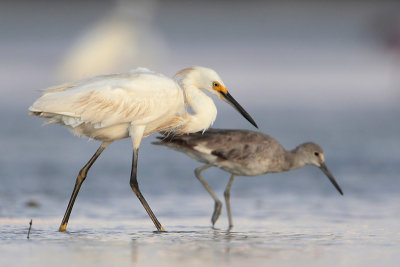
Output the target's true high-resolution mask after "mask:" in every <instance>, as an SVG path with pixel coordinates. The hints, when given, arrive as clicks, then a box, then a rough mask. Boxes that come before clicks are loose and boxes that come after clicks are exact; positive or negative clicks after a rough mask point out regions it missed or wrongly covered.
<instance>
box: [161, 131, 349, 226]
mask: <svg viewBox="0 0 400 267" xmlns="http://www.w3.org/2000/svg"><path fill="white" fill-rule="evenodd" d="M158 139H160V141H159V142H154V143H153V144H155V145H164V146H167V147H169V148H172V149H174V150H177V151H180V152H183V153H185V154H187V155H188V156H190V157H192V158H194V159H196V160H198V161H200V162H203V163H205V164H206V165H204V166H202V167H199V168H197V169H196V170H195V175H196V177H197V178H198V179H199V181H200V182H201V183H202V184H203V186H204V187H205V188H206V190H207V191H208V193H209V194H210V195H211V197H212V198H213V199H214V201H215V206H214V212H213V215H212V217H211V222H212V224H213V227H214V225H215V222H216V221H217V219H218V217H219V215H220V214H221V208H222V202H221V201H220V200H219V199H218V198H217V196H216V195H215V193H214V192H213V191H212V190H211V188H210V186H209V185H208V184H207V183H206V181H205V180H204V178H203V177H202V176H201V172H202V171H204V170H205V169H208V168H210V167H212V166H215V167H218V168H221V169H223V170H225V171H227V172H229V173H231V178H230V180H229V182H228V185H227V186H226V188H225V192H224V197H225V203H226V209H227V213H228V219H229V229H231V228H232V226H233V223H232V214H231V206H230V189H231V186H232V183H233V180H234V179H235V177H236V176H256V175H261V174H266V173H276V172H284V171H290V170H295V169H298V168H301V167H303V166H305V165H314V166H317V167H319V168H320V169H321V170H322V171H323V172H324V173H325V174H326V176H327V177H328V178H329V180H330V181H331V182H332V184H333V185H334V186H335V188H336V189H337V190H338V191H339V193H340V194H342V195H343V192H342V189H341V188H340V187H339V185H338V184H337V182H336V181H335V179H334V177H333V175H332V174H331V173H330V171H329V170H328V168H327V167H326V165H325V156H324V152H323V150H322V148H321V147H320V146H319V145H317V144H315V143H311V142H309V143H304V144H301V145H299V146H297V147H296V148H295V149H293V150H291V151H287V150H285V149H284V148H283V147H282V145H281V144H280V143H279V142H278V141H277V140H275V139H274V138H272V137H271V136H269V135H266V134H263V133H260V132H254V131H247V130H222V129H209V130H208V131H207V132H205V133H201V132H198V133H191V134H188V135H182V136H174V135H171V136H167V137H165V136H162V137H158Z"/></svg>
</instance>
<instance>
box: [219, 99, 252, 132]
mask: <svg viewBox="0 0 400 267" xmlns="http://www.w3.org/2000/svg"><path fill="white" fill-rule="evenodd" d="M221 94H222V96H223V97H224V98H225V100H226V101H227V102H228V103H229V104H230V105H231V106H232V107H234V108H235V109H236V110H237V111H239V112H240V114H242V115H243V117H245V118H246V120H248V121H249V122H250V123H251V124H253V125H254V126H255V127H256V128H258V126H257V123H256V122H255V121H254V120H253V118H252V117H251V116H250V115H249V113H247V111H246V110H244V108H242V106H241V105H240V104H239V103H238V102H237V101H236V100H235V99H234V98H233V97H232V96H231V94H229V92H226V94H225V93H223V92H221Z"/></svg>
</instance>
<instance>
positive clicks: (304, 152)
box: [295, 142, 343, 195]
mask: <svg viewBox="0 0 400 267" xmlns="http://www.w3.org/2000/svg"><path fill="white" fill-rule="evenodd" d="M295 153H296V154H297V156H298V157H299V159H300V161H302V162H303V164H304V165H314V166H317V167H318V168H320V169H321V171H322V172H323V173H325V175H326V176H327V177H328V178H329V180H330V181H331V183H332V184H333V186H335V188H336V189H337V190H338V191H339V193H340V194H341V195H343V191H342V189H341V188H340V186H339V185H338V183H337V182H336V180H335V178H334V177H333V175H332V173H331V172H330V171H329V169H328V167H326V165H325V155H324V151H323V150H322V148H321V147H320V146H319V145H317V144H315V143H312V142H309V143H304V144H301V145H299V146H298V147H296V148H295Z"/></svg>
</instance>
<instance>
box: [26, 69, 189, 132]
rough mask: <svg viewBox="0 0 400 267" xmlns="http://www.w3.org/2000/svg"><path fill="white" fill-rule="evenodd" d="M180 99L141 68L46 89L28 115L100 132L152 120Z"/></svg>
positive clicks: (174, 88) (167, 82)
mask: <svg viewBox="0 0 400 267" xmlns="http://www.w3.org/2000/svg"><path fill="white" fill-rule="evenodd" d="M182 97H183V96H182V92H181V89H180V88H179V87H178V85H177V84H176V83H175V82H174V81H173V80H171V79H169V78H167V77H165V76H162V75H159V74H155V73H153V72H150V71H148V70H147V69H143V68H142V69H137V70H134V71H131V72H129V73H126V74H113V75H105V76H98V77H95V78H92V79H89V80H85V81H81V82H77V83H73V84H65V85H61V86H59V87H53V88H50V89H48V90H47V91H45V93H44V95H43V96H42V97H41V98H39V99H38V100H37V101H36V102H35V103H34V104H33V105H32V107H31V108H30V111H32V112H44V113H48V114H55V115H62V116H66V117H68V118H69V119H70V120H71V124H70V125H72V126H74V125H79V124H80V123H90V124H93V125H95V127H99V128H100V127H106V126H110V125H114V124H120V123H125V122H132V121H135V123H137V124H141V123H147V122H149V121H152V120H155V119H157V118H158V117H160V116H162V115H163V114H165V113H166V112H168V111H169V110H170V109H171V107H175V108H176V107H177V104H178V103H183V98H182ZM66 121H67V120H66ZM67 123H68V122H67Z"/></svg>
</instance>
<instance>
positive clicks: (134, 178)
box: [130, 148, 165, 231]
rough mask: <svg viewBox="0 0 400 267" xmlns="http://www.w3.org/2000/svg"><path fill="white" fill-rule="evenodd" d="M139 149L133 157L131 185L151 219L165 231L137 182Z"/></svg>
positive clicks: (135, 150)
mask: <svg viewBox="0 0 400 267" xmlns="http://www.w3.org/2000/svg"><path fill="white" fill-rule="evenodd" d="M138 150H139V149H137V148H134V149H133V158H132V171H131V180H130V185H131V187H132V190H133V192H134V193H135V194H136V196H137V198H138V199H139V200H140V202H141V203H142V205H143V207H144V209H145V210H146V211H147V214H149V216H150V219H151V220H152V221H153V223H154V225H155V226H156V227H157V230H158V231H165V230H164V227H162V225H161V223H160V222H159V221H158V220H157V218H156V216H155V215H154V213H153V211H152V210H151V209H150V206H149V204H147V201H146V199H145V198H144V197H143V195H142V193H141V192H140V190H139V184H138V182H137V160H138Z"/></svg>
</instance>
